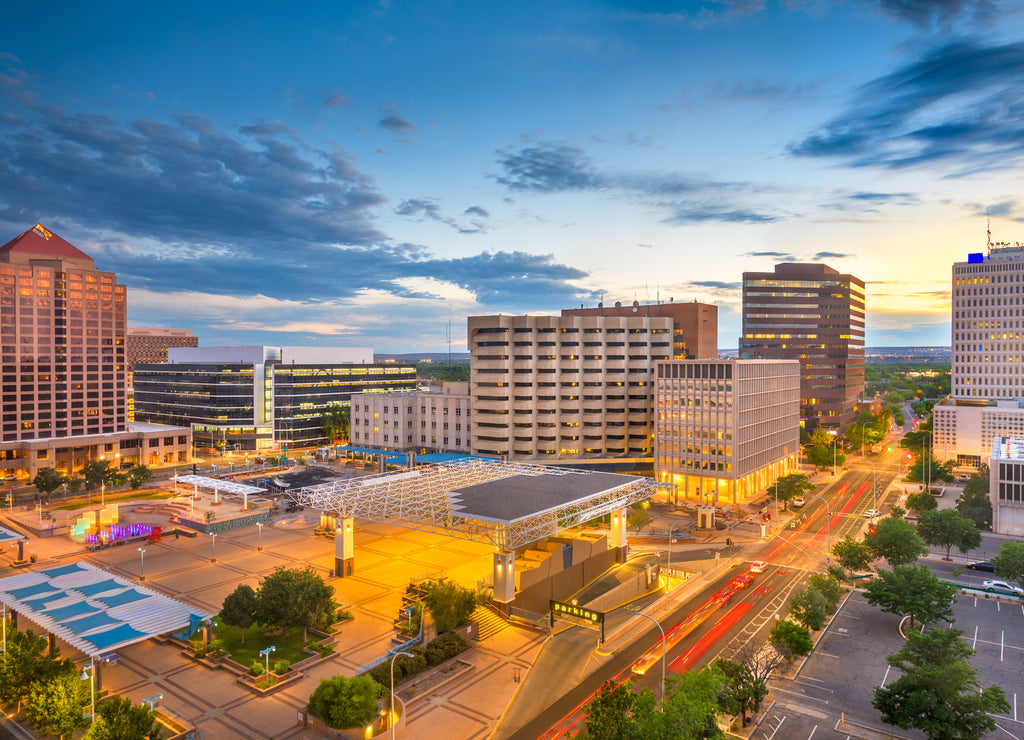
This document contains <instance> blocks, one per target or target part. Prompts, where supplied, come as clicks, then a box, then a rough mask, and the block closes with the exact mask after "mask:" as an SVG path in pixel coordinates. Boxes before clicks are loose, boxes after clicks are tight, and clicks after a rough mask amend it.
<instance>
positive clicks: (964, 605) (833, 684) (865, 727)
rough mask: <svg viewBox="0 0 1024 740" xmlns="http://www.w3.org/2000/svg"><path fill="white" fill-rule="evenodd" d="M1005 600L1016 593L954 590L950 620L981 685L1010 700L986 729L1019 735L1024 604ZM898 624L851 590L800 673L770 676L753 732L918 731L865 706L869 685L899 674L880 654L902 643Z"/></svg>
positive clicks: (1023, 712) (1022, 733) (1023, 729)
mask: <svg viewBox="0 0 1024 740" xmlns="http://www.w3.org/2000/svg"><path fill="white" fill-rule="evenodd" d="M1011 602H1017V599H1011V598H1004V599H1002V600H997V599H994V598H990V599H986V598H984V597H983V596H982V597H980V598H975V597H973V596H960V597H959V601H958V602H957V603H956V604H955V605H954V607H953V611H954V615H955V619H956V621H955V624H954V625H953V626H955V627H956V628H957V629H960V630H963V632H964V636H963V638H964V639H965V640H966V641H967V642H968V644H969V645H970V646H971V647H972V648H973V649H975V650H976V651H977V653H976V654H975V655H974V656H973V657H972V658H971V665H972V666H974V668H975V669H976V670H977V671H978V679H979V681H980V682H981V685H982V686H992V685H997V686H1001V687H1002V688H1003V691H1004V692H1005V693H1006V698H1007V701H1008V702H1009V703H1010V712H1009V713H1008V714H1007V715H1003V716H997V717H995V719H996V724H997V726H998V728H997V729H996V730H995V731H994V732H993V733H991V734H990V735H989V736H988V737H990V738H993V739H994V738H1003V740H1006V739H1007V738H1024V685H1022V677H1024V608H1022V605H1021V604H1020V603H1011ZM898 625H899V617H897V616H895V615H892V614H885V613H883V612H881V611H880V610H879V609H878V608H876V607H873V606H870V605H869V604H868V603H867V602H866V601H865V600H864V596H863V594H862V593H860V592H854V593H853V594H851V596H850V598H849V599H848V600H847V601H846V602H845V604H844V605H843V606H842V608H841V609H840V611H839V613H838V614H837V616H836V618H835V619H834V620H833V622H832V624H831V626H830V627H829V629H828V631H827V632H826V634H825V636H824V637H823V638H822V639H821V641H820V642H819V643H818V646H817V648H816V649H815V651H814V653H812V654H811V656H810V657H809V658H808V659H807V661H806V663H805V664H804V665H803V667H802V668H801V669H800V671H799V673H797V674H796V676H795V677H793V678H785V679H773V680H772V681H771V690H772V699H773V700H774V701H775V706H774V707H773V709H772V711H771V712H769V714H768V716H767V717H766V719H765V721H764V722H763V723H762V724H761V726H760V727H759V728H758V730H757V732H755V733H754V735H753V736H752V737H754V738H758V739H759V740H760V739H761V738H765V739H771V738H794V739H802V738H810V737H812V736H813V737H814V738H850V737H861V738H871V739H874V738H883V737H890V733H892V735H891V737H896V738H908V739H913V740H916V739H917V738H924V735H923V734H922V733H920V732H914V731H909V730H901V729H899V728H895V730H894V729H893V728H891V727H889V726H887V725H885V724H883V723H882V721H881V719H880V717H879V714H878V712H877V711H876V710H875V709H874V707H872V706H871V699H872V697H873V695H874V688H875V687H876V686H880V685H887V684H889V683H891V682H892V681H894V680H895V679H896V678H897V677H898V675H899V674H898V672H897V671H896V670H895V669H892V668H890V667H889V665H888V663H887V662H886V658H887V656H888V655H890V654H892V653H895V652H897V651H898V650H899V649H900V648H901V647H902V646H903V642H904V641H903V638H902V637H900V635H899V632H898V629H897V628H898ZM941 626H943V627H946V626H948V625H946V624H943V625H941ZM1018 703H1020V706H1019V708H1018ZM843 719H845V723H843V724H841V725H840V722H841V720H843ZM837 725H838V727H837Z"/></svg>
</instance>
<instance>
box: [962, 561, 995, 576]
mask: <svg viewBox="0 0 1024 740" xmlns="http://www.w3.org/2000/svg"><path fill="white" fill-rule="evenodd" d="M967 567H968V568H970V569H971V570H983V571H985V572H986V573H995V572H996V566H994V565H992V563H991V561H989V560H979V561H978V562H976V563H968V564H967Z"/></svg>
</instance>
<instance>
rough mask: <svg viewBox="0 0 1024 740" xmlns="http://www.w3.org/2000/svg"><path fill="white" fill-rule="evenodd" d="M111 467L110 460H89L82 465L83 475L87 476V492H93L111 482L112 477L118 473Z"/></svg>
mask: <svg viewBox="0 0 1024 740" xmlns="http://www.w3.org/2000/svg"><path fill="white" fill-rule="evenodd" d="M116 472H117V471H115V470H114V469H113V468H111V467H110V461H109V460H103V459H102V458H101V459H99V460H89V461H88V462H87V463H86V464H85V465H83V466H82V475H83V476H84V477H85V490H86V493H92V492H93V491H95V490H96V489H97V488H99V487H100V486H101V485H104V484H107V483H110V482H111V480H110V479H111V477H112V476H113V475H114V474H115V473H116Z"/></svg>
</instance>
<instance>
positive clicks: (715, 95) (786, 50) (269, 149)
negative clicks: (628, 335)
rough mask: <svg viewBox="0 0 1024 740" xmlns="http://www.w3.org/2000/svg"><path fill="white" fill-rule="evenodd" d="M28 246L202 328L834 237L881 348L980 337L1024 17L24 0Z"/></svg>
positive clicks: (682, 275) (11, 58)
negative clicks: (979, 273) (967, 299)
mask: <svg viewBox="0 0 1024 740" xmlns="http://www.w3.org/2000/svg"><path fill="white" fill-rule="evenodd" d="M8 15H9V22H8V23H7V24H6V26H5V29H4V30H2V31H0V120H3V122H4V125H3V127H2V128H0V150H2V156H0V229H2V231H3V236H2V238H0V242H5V241H7V240H9V239H12V238H14V237H15V236H16V235H17V234H19V233H21V232H22V231H25V230H26V229H29V228H31V227H32V226H33V224H35V223H36V222H37V221H39V222H42V223H43V225H44V226H46V227H47V228H49V229H51V230H52V231H54V232H55V233H57V234H59V235H60V236H62V237H64V238H65V239H67V240H68V241H70V242H72V243H73V244H75V245H76V246H78V247H79V248H80V249H82V250H83V251H85V252H86V253H88V254H89V255H90V256H92V257H93V258H95V260H96V265H97V267H98V268H99V269H102V270H110V271H113V272H115V273H117V275H118V280H119V282H121V283H123V284H125V285H127V287H128V322H129V324H130V325H132V326H165V327H176V328H186V329H192V330H193V331H194V332H195V333H196V334H197V335H198V336H199V338H200V342H201V344H203V345H214V344H271V345H273V344H290V345H300V344H310V345H337V346H372V347H373V348H374V349H375V350H376V351H378V352H382V353H387V352H417V351H420V352H439V351H445V350H446V347H445V331H446V325H447V323H448V321H449V318H450V319H451V325H452V339H453V344H452V350H453V351H457V352H464V351H465V318H466V316H469V315H484V314H495V313H506V314H508V313H513V314H522V313H530V314H538V313H555V312H558V311H559V310H560V309H562V308H572V307H576V306H579V305H581V304H585V305H587V306H593V305H596V303H597V302H598V301H601V300H603V301H605V302H607V303H612V302H614V301H617V300H620V301H623V302H628V301H632V300H639V301H641V302H653V301H655V300H658V299H661V300H668V299H670V298H673V299H674V300H675V301H677V302H678V301H689V300H700V301H706V302H717V303H718V305H719V340H718V345H719V346H720V347H734V346H736V345H737V339H738V337H739V334H740V314H741V290H740V288H741V285H740V281H741V275H742V273H743V272H744V271H767V270H770V269H771V267H772V265H774V264H775V263H777V262H781V261H802V262H811V261H819V262H824V263H825V264H828V265H830V266H831V267H833V268H835V269H837V270H839V271H840V272H848V273H852V274H854V275H856V276H857V277H859V278H861V279H863V280H864V281H865V282H866V284H867V305H868V308H867V336H866V340H865V343H866V344H867V345H868V346H886V345H900V346H903V345H908V346H913V345H948V344H949V331H950V307H949V298H950V296H949V293H950V269H951V265H952V263H953V262H957V261H963V260H965V259H966V255H967V254H968V253H969V252H981V251H984V249H985V243H986V233H985V230H986V221H987V219H990V220H991V224H992V238H993V241H997V242H1010V243H1013V242H1015V241H1017V240H1019V239H1021V238H1022V237H1024V229H1022V228H1021V226H1020V222H1021V221H1024V201H1022V200H1020V199H1019V198H1018V196H1017V193H1018V191H1019V190H1020V186H1019V176H1015V175H1014V174H1013V173H1014V169H1015V167H1016V166H1017V165H1019V163H1020V160H1021V156H1022V151H1024V140H1022V139H1021V136H1020V133H1019V120H1020V117H1021V116H1020V100H1021V99H1024V96H1022V92H1024V90H1022V88H1024V83H1022V80H1024V74H1022V73H1024V43H1021V42H1020V41H1019V38H1020V36H1021V33H1020V32H1021V31H1022V30H1024V14H1022V12H1021V10H1020V9H1019V8H1018V7H1017V6H1016V5H1015V4H1011V3H1002V2H998V1H997V0H990V1H986V0H974V1H970V0H963V1H957V0H945V1H944V2H915V1H911V0H899V1H897V0H878V1H875V2H873V1H869V0H846V1H843V2H839V1H836V2H799V1H792V2H778V3H776V2H769V1H768V0H733V1H729V2H725V1H722V2H701V3H691V2H682V3H677V4H674V5H671V6H668V5H667V4H657V3H631V4H626V3H609V2H603V3H598V2H570V3H561V4H558V5H557V6H555V7H546V6H545V5H543V4H540V3H526V4H523V3H517V4H498V5H489V4H487V5H470V4H449V3H398V2H395V3H387V2H382V3H365V4H345V5H344V7H342V6H338V7H326V6H325V7H324V8H322V9H317V10H311V9H308V8H300V9H298V10H291V11H284V10H280V9H277V8H275V6H273V5H271V4H263V5H261V4H253V3H246V4H241V3H218V4H216V5H215V6H214V7H201V6H198V5H195V6H193V5H188V4H185V5H182V6H177V7H175V9H174V10H173V11H170V10H165V9H151V8H145V7H141V6H138V5H129V4H122V3H105V4H103V5H102V7H98V8H91V7H84V6H77V5H72V4H70V3H50V4H44V5H41V6H32V7H18V8H16V9H13V10H11V11H9V13H8Z"/></svg>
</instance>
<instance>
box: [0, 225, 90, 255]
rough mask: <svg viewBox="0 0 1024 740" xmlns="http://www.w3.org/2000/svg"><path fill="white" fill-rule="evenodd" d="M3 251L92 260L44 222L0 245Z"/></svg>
mask: <svg viewBox="0 0 1024 740" xmlns="http://www.w3.org/2000/svg"><path fill="white" fill-rule="evenodd" d="M3 252H27V253H29V254H45V255H48V256H53V257H63V258H65V259H79V260H89V261H92V257H90V256H89V255H87V254H86V253H85V252H83V251H82V250H81V249H79V248H78V247H76V246H75V245H73V244H71V243H70V242H66V241H64V240H63V239H61V238H60V237H59V236H57V235H56V234H54V233H53V232H51V231H48V230H47V229H45V228H44V227H43V225H42V224H36V225H35V226H33V227H32V228H31V229H29V230H28V231H26V232H24V233H23V234H20V235H18V236H16V237H14V238H13V239H11V240H10V241H9V242H7V243H6V244H4V245H3V246H2V247H0V253H3Z"/></svg>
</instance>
